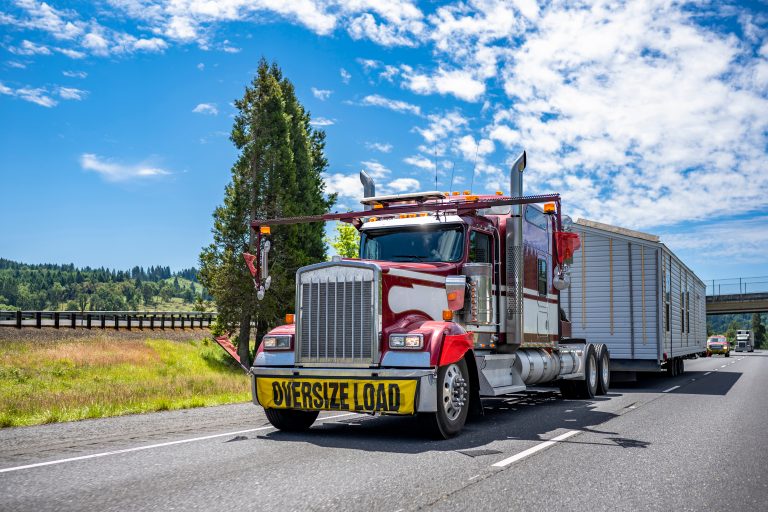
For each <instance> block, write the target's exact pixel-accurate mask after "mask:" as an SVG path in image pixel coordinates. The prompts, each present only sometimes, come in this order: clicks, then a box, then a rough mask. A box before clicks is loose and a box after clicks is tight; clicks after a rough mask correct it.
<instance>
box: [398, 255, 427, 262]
mask: <svg viewBox="0 0 768 512" xmlns="http://www.w3.org/2000/svg"><path fill="white" fill-rule="evenodd" d="M392 257H393V258H414V259H416V260H418V261H424V262H426V261H428V260H427V258H426V256H417V255H415V254H393V255H392Z"/></svg>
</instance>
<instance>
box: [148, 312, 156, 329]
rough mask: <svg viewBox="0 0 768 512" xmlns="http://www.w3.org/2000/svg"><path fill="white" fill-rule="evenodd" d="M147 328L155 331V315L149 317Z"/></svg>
mask: <svg viewBox="0 0 768 512" xmlns="http://www.w3.org/2000/svg"><path fill="white" fill-rule="evenodd" d="M149 328H150V329H152V330H153V331H154V330H155V315H152V316H151V317H149Z"/></svg>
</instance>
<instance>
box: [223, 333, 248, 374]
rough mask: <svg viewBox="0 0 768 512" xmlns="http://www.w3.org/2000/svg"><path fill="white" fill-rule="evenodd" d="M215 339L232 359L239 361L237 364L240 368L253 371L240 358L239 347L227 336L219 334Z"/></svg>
mask: <svg viewBox="0 0 768 512" xmlns="http://www.w3.org/2000/svg"><path fill="white" fill-rule="evenodd" d="M215 339H216V343H218V344H219V346H220V347H221V348H223V349H224V351H225V352H226V353H227V354H229V355H230V356H231V357H232V359H234V360H235V361H237V364H238V365H240V368H242V369H243V370H245V373H251V370H250V369H249V368H248V366H247V365H245V364H243V362H242V361H241V360H240V356H239V355H238V353H237V347H235V346H234V345H233V344H232V342H231V341H229V338H228V337H227V336H218V337H217V338H215Z"/></svg>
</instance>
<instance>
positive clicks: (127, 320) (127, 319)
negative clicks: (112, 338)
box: [125, 314, 131, 331]
mask: <svg viewBox="0 0 768 512" xmlns="http://www.w3.org/2000/svg"><path fill="white" fill-rule="evenodd" d="M125 327H126V328H127V329H128V330H129V331H130V330H131V315H130V314H128V315H125Z"/></svg>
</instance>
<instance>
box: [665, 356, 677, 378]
mask: <svg viewBox="0 0 768 512" xmlns="http://www.w3.org/2000/svg"><path fill="white" fill-rule="evenodd" d="M667 376H668V377H677V358H676V357H675V358H672V359H669V360H667Z"/></svg>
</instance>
